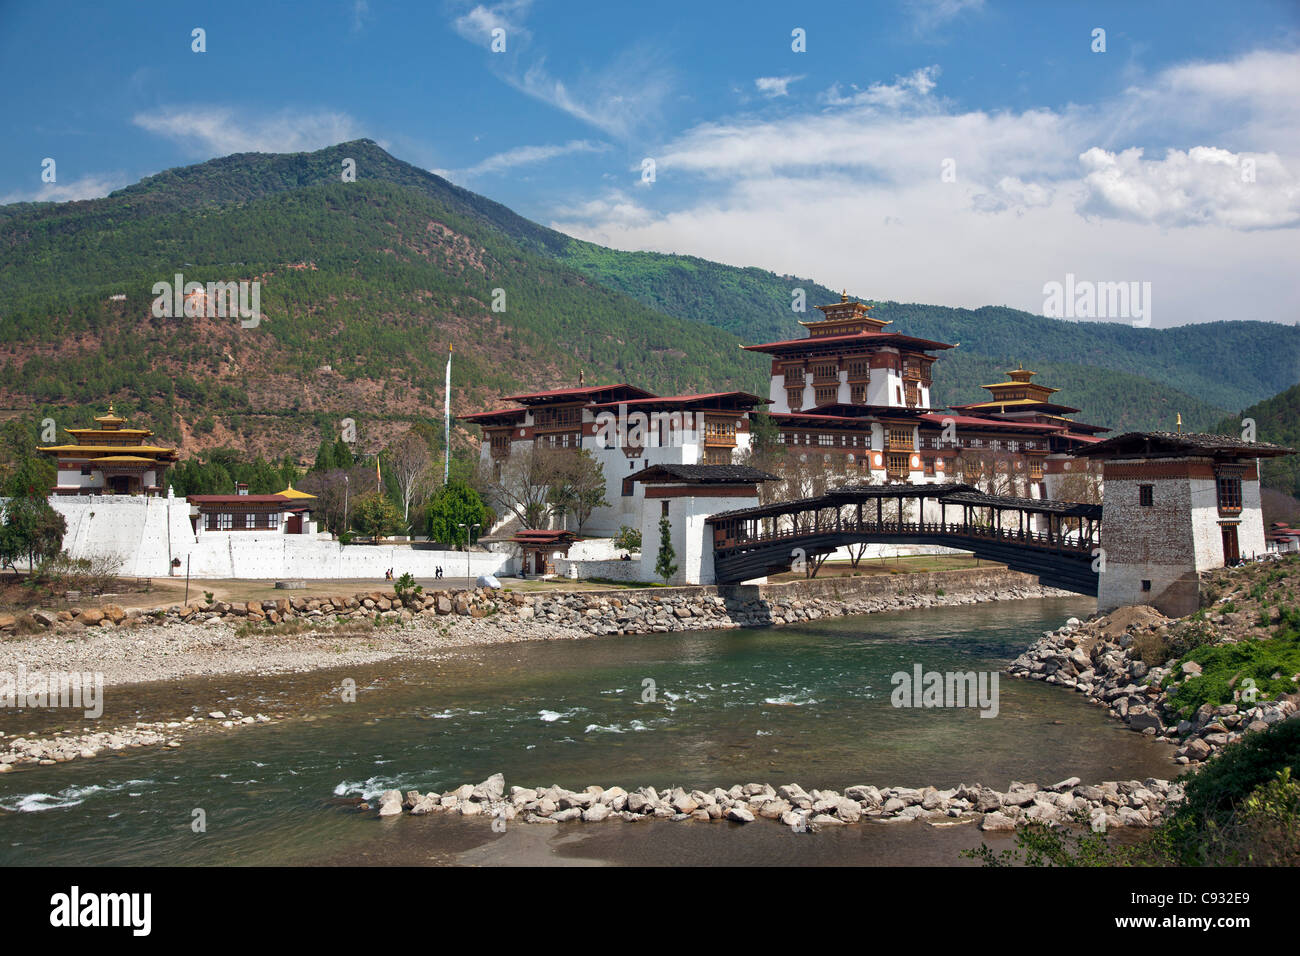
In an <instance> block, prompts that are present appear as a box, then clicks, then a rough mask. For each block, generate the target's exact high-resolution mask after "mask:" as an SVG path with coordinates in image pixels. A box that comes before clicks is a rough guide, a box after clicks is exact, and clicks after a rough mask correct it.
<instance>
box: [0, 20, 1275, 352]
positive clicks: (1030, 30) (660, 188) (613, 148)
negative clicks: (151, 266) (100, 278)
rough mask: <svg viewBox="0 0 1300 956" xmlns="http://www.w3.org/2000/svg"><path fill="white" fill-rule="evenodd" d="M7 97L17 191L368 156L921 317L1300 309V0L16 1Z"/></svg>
mask: <svg viewBox="0 0 1300 956" xmlns="http://www.w3.org/2000/svg"><path fill="white" fill-rule="evenodd" d="M195 27H201V28H203V29H204V30H205V31H206V46H207V50H206V52H204V53H196V52H193V50H192V49H191V45H192V38H191V31H192V30H193V29H194V28H195ZM494 28H499V29H502V30H504V31H505V34H504V36H505V46H506V49H505V51H504V52H493V51H492V50H491V49H490V44H491V41H492V30H493V29H494ZM796 28H799V29H802V30H803V31H804V32H805V35H806V51H805V52H795V51H794V50H793V49H792V36H791V33H792V31H793V30H795V29H796ZM1097 28H1101V29H1104V30H1105V47H1106V48H1105V51H1104V52H1094V50H1093V49H1092V47H1093V46H1094V45H1095V39H1094V36H1093V31H1094V30H1095V29H1097ZM0 80H3V83H4V90H5V98H6V105H5V108H4V111H3V114H2V118H0V124H2V125H0V130H2V132H3V137H2V138H0V201H3V202H14V201H21V200H32V199H50V200H60V201H61V200H69V199H83V198H91V197H94V196H99V195H104V194H106V193H107V192H108V191H110V190H112V189H115V188H119V187H121V186H123V185H126V184H128V183H131V182H134V181H136V180H137V179H139V178H141V177H142V176H145V175H148V174H151V173H154V172H158V171H160V170H162V169H166V168H169V167H172V166H178V165H185V164H189V163H193V162H199V161H202V160H204V159H208V158H211V157H214V156H219V155H225V154H227V153H230V152H236V151H241V150H262V151H291V150H302V149H314V148H318V147H321V146H325V145H329V144H331V143H334V142H338V141H341V140H345V139H351V138H356V137H360V136H367V137H370V138H372V139H375V140H376V141H378V142H379V143H380V144H381V145H383V146H384V147H385V148H386V149H388V150H389V151H390V152H391V153H393V154H394V155H395V156H397V157H399V158H401V159H404V160H407V161H408V162H411V163H414V164H416V165H419V166H421V167H424V168H426V169H432V170H435V171H438V172H440V173H441V174H443V175H446V176H448V177H449V178H451V179H452V180H453V181H455V182H457V183H459V184H461V185H464V186H466V187H468V188H470V189H473V190H475V191H477V192H480V193H483V194H484V195H487V196H490V197H491V198H493V199H496V200H498V201H500V202H504V203H505V204H507V205H509V206H511V207H512V208H514V209H516V210H517V211H519V212H521V213H522V214H524V215H526V216H529V217H530V218H533V219H535V220H537V221H539V222H543V223H546V224H548V225H552V226H555V227H557V228H560V229H563V230H564V231H566V232H568V233H570V234H572V235H577V236H580V237H582V238H588V239H592V240H593V241H598V242H603V243H605V244H608V245H613V246H616V247H618V248H628V249H654V250H660V251H671V252H681V253H691V254H695V255H701V256H705V257H708V258H712V259H718V260H720V261H724V262H729V263H732V264H736V265H759V266H763V267H765V268H770V269H773V270H774V271H777V272H780V273H785V272H790V273H794V274H799V275H804V276H810V277H812V278H815V279H818V280H819V281H822V282H825V283H827V284H829V285H832V286H836V287H838V286H847V287H849V288H850V289H853V290H855V291H857V292H858V293H859V294H862V295H868V296H873V297H877V298H890V299H900V300H904V301H922V302H936V303H942V304H948V305H964V306H971V307H974V306H979V305H984V304H1008V305H1014V306H1017V307H1020V308H1026V309H1030V310H1032V311H1041V308H1042V301H1043V292H1042V290H1043V286H1044V284H1045V283H1048V282H1051V281H1061V280H1063V279H1064V278H1065V276H1066V275H1067V274H1073V275H1074V276H1076V277H1077V278H1078V279H1079V280H1094V281H1106V282H1111V281H1140V282H1151V283H1152V290H1153V291H1152V302H1153V306H1152V310H1151V312H1152V319H1153V324H1154V325H1156V326H1168V325H1173V324H1181V323H1183V322H1189V321H1205V320H1209V319H1214V318H1260V319H1268V320H1273V321H1285V322H1294V321H1296V320H1297V318H1300V308H1298V306H1300V269H1297V268H1296V259H1297V256H1296V250H1297V249H1300V243H1297V239H1300V235H1297V230H1298V229H1300V4H1297V3H1296V2H1294V0H1290V2H1235V3H1232V4H1224V3H1221V2H1198V0H1178V2H1170V3H1161V2H1150V3H1146V2H1144V3H1113V4H1111V3H1091V4H1077V3H1069V2H1065V0H1060V2H1056V0H1053V2H1005V0H1003V2H1000V0H982V2H981V0H899V2H888V3H861V4H858V3H854V4H845V3H835V4H817V3H799V4H790V3H761V2H758V3H734V4H733V3H698V2H696V3H667V2H657V3H654V4H616V3H614V4H611V3H608V2H605V3H591V4H587V3H581V4H580V3H554V2H546V0H510V2H504V3H496V4H476V3H439V2H431V3H388V2H384V0H356V2H353V0H347V2H328V0H327V2H321V3H312V4H299V5H293V4H287V3H286V4H281V3H259V4H252V3H241V2H223V3H219V4H216V3H214V4H206V3H185V4H177V3H174V2H156V3H154V2H130V3H126V2H118V3H110V4H101V3H81V4H77V3H73V4H68V5H65V6H61V7H60V8H59V13H58V14H57V15H56V14H54V13H51V12H49V9H48V8H44V7H42V6H41V5H38V4H30V3H17V2H0ZM47 157H49V158H53V159H54V160H55V161H56V164H57V166H56V173H57V180H56V182H54V183H45V182H42V179H41V173H42V160H43V159H45V158H47ZM646 158H652V159H653V160H654V162H655V178H654V181H653V182H646V181H645V180H644V178H643V176H642V163H643V160H644V159H646ZM1252 165H1253V176H1251V177H1249V178H1247V177H1246V176H1245V175H1244V171H1245V170H1246V169H1247V168H1248V167H1250V166H1252ZM945 172H946V173H947V175H946V176H945ZM360 174H361V175H362V176H364V170H361V171H360Z"/></svg>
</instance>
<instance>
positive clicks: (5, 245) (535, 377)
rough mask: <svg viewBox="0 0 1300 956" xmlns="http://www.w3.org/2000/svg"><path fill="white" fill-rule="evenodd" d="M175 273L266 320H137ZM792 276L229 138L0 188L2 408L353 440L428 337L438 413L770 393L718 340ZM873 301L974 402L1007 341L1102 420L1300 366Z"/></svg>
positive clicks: (1205, 420)
mask: <svg viewBox="0 0 1300 956" xmlns="http://www.w3.org/2000/svg"><path fill="white" fill-rule="evenodd" d="M345 159H352V160H353V161H354V162H355V164H356V172H357V181H356V182H343V181H342V177H341V175H340V172H341V170H342V168H343V163H344V160H345ZM176 272H181V273H183V274H184V277H185V279H186V280H187V281H191V280H193V281H200V282H206V281H230V280H239V279H245V280H252V279H259V280H260V282H261V306H262V313H263V315H264V316H265V318H264V320H263V321H262V322H261V324H260V325H259V326H258V327H257V328H255V329H241V328H240V326H239V323H238V322H237V321H234V320H232V319H207V318H194V319H184V318H180V319H156V318H154V317H153V316H152V315H151V314H150V303H151V301H152V299H153V295H152V292H151V289H152V287H153V284H154V283H155V282H159V281H170V280H171V278H172V276H173V274H174V273H176ZM794 288H802V289H804V290H805V295H806V300H807V306H808V312H809V313H811V314H812V315H814V316H815V315H817V313H816V312H815V311H814V309H813V306H815V305H819V304H824V303H826V302H830V301H834V300H836V299H838V295H837V294H836V293H834V292H833V291H832V290H830V289H827V288H825V287H824V286H821V285H819V284H817V283H815V282H812V281H811V280H806V279H800V278H798V277H793V276H778V275H776V274H774V273H771V272H768V271H765V270H761V269H752V268H751V269H741V268H735V267H731V266H725V265H721V264H719V263H714V262H710V261H708V260H704V259H699V258H695V257H689V256H669V255H660V254H656V253H634V252H620V251H617V250H613V249H606V248H603V247H601V246H596V245H593V244H591V243H586V242H581V241H579V240H576V239H572V238H570V237H568V236H565V235H563V234H562V233H559V232H556V231H555V230H552V229H548V228H546V227H544V226H541V225H538V224H537V223H534V222H531V221H530V220H528V219H526V218H524V217H522V216H519V215H518V214H516V213H514V212H513V211H511V210H510V209H508V208H506V207H505V206H502V205H500V204H499V203H495V202H493V201H491V200H489V199H486V198H485V197H483V196H479V195H477V194H475V193H472V192H470V191H468V190H465V189H462V188H460V187H457V186H455V185H453V184H452V183H450V182H448V181H447V180H445V179H443V178H441V177H439V176H437V175H435V174H433V173H429V172H426V171H424V170H420V169H417V168H416V167H413V166H411V165H409V164H407V163H404V162H402V161H400V160H398V159H395V158H394V157H392V156H390V155H389V154H388V153H386V152H385V151H384V150H382V149H381V148H380V147H379V146H377V145H376V144H374V143H373V142H370V141H368V140H357V141H353V142H349V143H342V144H340V145H338V146H333V147H329V148H327V149H322V150H319V151H316V152H313V153H297V154H256V153H243V154H236V155H232V156H227V157H224V158H222V159H216V160H212V161H210V162H206V163H201V164H198V165H194V166H188V167H184V168H181V169H173V170H168V171H166V172H163V173H160V174H158V175H156V176H151V177H148V178H146V179H144V180H141V181H140V182H139V183H136V184H135V185H132V186H129V187H127V188H125V189H122V190H119V191H117V192H115V193H113V194H112V195H110V196H107V197H105V198H103V199H97V200H90V201H86V202H74V203H62V204H53V203H21V204H13V205H9V206H2V207H0V369H2V370H3V372H2V374H0V406H4V407H7V408H8V409H10V414H14V413H17V412H21V413H23V414H24V415H30V414H31V412H33V411H34V412H36V413H37V416H38V417H41V416H44V415H47V414H48V415H49V416H50V417H53V418H55V420H56V421H57V422H58V424H59V425H61V426H63V425H73V424H75V423H83V424H84V422H85V421H86V420H88V418H89V416H90V415H91V414H93V413H94V412H95V411H97V410H99V409H101V408H102V406H103V404H104V403H106V402H107V401H108V400H110V399H113V400H115V401H117V403H118V407H119V409H120V410H123V411H124V412H126V413H127V414H128V415H131V416H132V417H133V418H135V419H137V420H138V421H140V422H141V423H143V424H146V425H147V426H148V427H151V428H153V429H155V430H156V431H157V432H158V433H159V435H160V436H161V437H163V438H166V439H169V440H173V441H180V442H182V443H183V447H185V448H186V449H187V450H193V449H196V448H206V447H211V446H220V445H235V446H237V447H247V448H249V449H250V450H256V451H259V452H263V451H264V452H269V453H274V454H277V455H279V454H281V453H283V452H284V451H285V450H286V449H289V450H293V451H296V452H298V453H306V452H308V451H310V449H313V448H314V447H315V446H316V444H317V443H318V442H319V440H320V438H321V435H322V433H325V434H331V435H332V434H335V433H336V432H337V429H338V427H339V426H338V423H339V421H340V419H342V418H347V417H350V418H353V419H355V420H356V421H357V422H358V423H359V427H360V430H361V440H362V443H363V445H365V446H366V447H368V448H373V447H376V446H377V445H379V444H383V443H386V441H387V439H388V438H391V436H392V434H393V433H394V428H395V427H398V426H396V424H395V423H398V422H403V421H411V420H415V419H420V418H427V417H435V416H437V415H438V414H440V411H441V388H442V376H443V365H444V362H445V359H446V347H447V345H449V344H451V345H454V347H455V364H454V370H455V371H454V376H453V381H454V389H453V409H454V410H456V411H470V410H478V409H481V408H485V407H490V406H491V405H492V404H493V403H494V402H496V401H498V400H499V399H500V398H501V396H503V395H506V394H510V393H512V392H514V391H519V390H533V389H538V388H547V387H560V386H564V385H571V384H576V382H577V379H578V376H579V373H580V372H585V373H586V376H587V379H588V380H589V381H593V382H595V381H601V382H609V381H622V380H627V381H631V382H633V383H635V384H639V385H643V386H645V387H647V388H651V389H655V390H660V391H665V392H667V391H697V390H708V391H713V390H721V389H730V388H740V389H745V390H748V391H754V392H757V393H758V394H766V392H767V384H766V383H767V368H768V366H767V361H766V359H765V358H764V357H762V356H757V355H754V354H752V353H748V352H742V351H740V349H739V348H738V346H739V345H741V344H743V343H749V342H755V341H763V340H767V339H772V338H786V337H791V336H795V335H802V334H803V333H802V329H801V328H800V327H799V325H798V324H797V320H798V319H801V318H803V319H807V318H809V317H810V316H809V315H807V314H804V315H800V314H796V313H794V312H792V311H791V290H792V289H794ZM494 290H502V292H503V294H504V306H505V311H503V312H502V311H496V312H494V311H493V309H492V306H493V303H494V301H495V302H496V303H497V304H498V305H500V304H501V302H500V299H501V294H502V293H494ZM114 295H124V296H125V298H124V299H120V300H112V299H110V296H114ZM867 301H871V300H870V299H867ZM873 314H874V315H878V316H880V317H882V318H886V319H890V320H892V321H894V322H895V326H894V328H896V329H898V330H899V331H902V332H905V333H907V334H911V335H917V336H921V337H924V338H933V339H938V340H941V341H951V342H960V343H961V347H960V348H959V349H955V350H953V351H951V352H949V353H946V354H944V356H943V357H942V358H941V360H940V364H939V366H938V370H937V373H936V376H935V390H934V397H935V399H936V400H937V401H939V402H942V403H957V402H965V401H971V400H974V399H976V398H977V397H980V396H981V395H983V394H984V393H983V392H982V391H981V390H980V389H979V386H980V385H982V384H985V383H986V382H989V381H995V380H998V379H999V378H1000V377H1001V373H1002V371H1003V370H1005V369H1006V368H1007V367H1011V366H1013V364H1014V363H1015V362H1023V363H1024V364H1025V366H1026V367H1030V368H1035V369H1036V370H1038V371H1039V372H1040V373H1041V376H1040V381H1043V382H1044V383H1045V384H1049V385H1054V386H1056V387H1059V388H1061V389H1062V391H1061V394H1060V395H1059V396H1058V398H1059V399H1060V400H1061V401H1062V402H1064V403H1065V404H1069V405H1074V406H1077V407H1080V408H1082V409H1083V413H1082V414H1081V415H1080V417H1081V418H1082V419H1084V420H1087V421H1092V422H1096V423H1098V424H1105V425H1110V426H1112V427H1117V428H1125V429H1130V428H1147V427H1156V426H1161V427H1168V426H1169V425H1170V424H1171V423H1172V421H1173V416H1174V415H1175V414H1176V413H1181V414H1182V416H1183V421H1184V423H1185V425H1186V426H1187V427H1189V428H1206V427H1210V426H1211V425H1212V424H1213V423H1215V422H1217V421H1219V420H1220V419H1221V418H1223V417H1224V416H1225V415H1227V413H1228V412H1229V411H1230V410H1231V409H1234V408H1239V407H1242V406H1244V405H1247V404H1249V403H1250V402H1254V401H1257V400H1259V399H1260V398H1263V397H1264V396H1265V395H1269V394H1272V393H1273V392H1276V391H1279V390H1280V389H1282V388H1285V387H1286V386H1288V385H1290V384H1292V383H1293V382H1294V380H1295V374H1296V369H1297V368H1300V329H1296V328H1293V327H1289V326H1281V325H1275V324H1270V323H1258V322H1228V321H1225V322H1222V323H1213V324H1211V325H1200V326H1185V327H1180V328H1175V329H1163V330H1152V329H1134V328H1131V327H1129V326H1126V325H1117V324H1108V323H1090V322H1087V323H1074V322H1064V321H1060V320H1055V319H1047V318H1043V317H1041V316H1035V315H1032V314H1029V313H1025V312H1020V311H1017V310H1013V309H1007V308H1003V307H986V308H982V309H976V310H966V309H950V308H943V307H938V306H926V305H913V304H900V303H894V302H880V303H877V304H876V309H875V311H874V312H873ZM1228 343H1230V346H1231V347H1230V348H1229V347H1226V344H1228ZM362 423H364V424H362Z"/></svg>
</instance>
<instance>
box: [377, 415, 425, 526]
mask: <svg viewBox="0 0 1300 956" xmlns="http://www.w3.org/2000/svg"><path fill="white" fill-rule="evenodd" d="M388 468H389V471H390V472H391V474H392V476H393V480H394V481H395V482H396V483H397V492H398V495H399V496H400V498H401V502H402V521H403V523H406V524H407V525H408V527H409V523H410V520H411V505H412V504H415V505H420V504H423V502H424V501H425V499H427V498H428V497H429V493H430V491H432V489H433V455H432V454H431V453H430V451H429V443H428V442H426V441H425V440H424V439H423V438H422V437H421V436H420V435H418V434H416V433H415V432H413V431H412V432H407V433H406V435H405V437H403V438H402V439H401V440H400V441H398V442H397V443H396V444H395V445H393V447H392V448H390V449H389V450H388Z"/></svg>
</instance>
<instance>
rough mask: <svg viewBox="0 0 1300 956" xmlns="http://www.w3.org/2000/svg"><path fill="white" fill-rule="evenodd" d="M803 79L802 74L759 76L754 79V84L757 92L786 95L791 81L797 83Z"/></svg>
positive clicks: (766, 94) (774, 95)
mask: <svg viewBox="0 0 1300 956" xmlns="http://www.w3.org/2000/svg"><path fill="white" fill-rule="evenodd" d="M802 79H803V76H802V74H801V75H799V76H760V77H758V78H757V79H755V80H754V86H756V87H757V88H758V92H760V93H762V94H763V95H764V96H767V97H776V96H786V95H788V93H789V86H790V84H791V83H797V82H799V81H800V80H802Z"/></svg>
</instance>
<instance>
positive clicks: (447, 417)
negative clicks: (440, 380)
mask: <svg viewBox="0 0 1300 956" xmlns="http://www.w3.org/2000/svg"><path fill="white" fill-rule="evenodd" d="M446 391H447V397H446V404H445V405H444V406H443V411H442V444H443V446H444V449H445V451H446V458H445V459H444V461H443V465H442V483H443V484H444V485H445V484H446V483H447V479H448V478H449V477H450V476H451V345H450V344H448V345H447V390H446Z"/></svg>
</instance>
